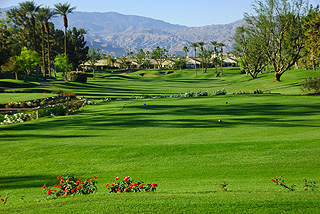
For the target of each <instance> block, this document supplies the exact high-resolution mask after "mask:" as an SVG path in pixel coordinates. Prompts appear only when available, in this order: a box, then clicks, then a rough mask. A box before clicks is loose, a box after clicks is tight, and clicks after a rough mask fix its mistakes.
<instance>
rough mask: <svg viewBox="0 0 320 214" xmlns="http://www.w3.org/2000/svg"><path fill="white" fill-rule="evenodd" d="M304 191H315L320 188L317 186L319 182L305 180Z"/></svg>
mask: <svg viewBox="0 0 320 214" xmlns="http://www.w3.org/2000/svg"><path fill="white" fill-rule="evenodd" d="M303 183H304V185H303V189H304V190H305V191H307V190H309V189H311V190H312V191H315V190H316V189H317V188H319V187H318V186H316V184H317V182H315V181H313V180H309V181H308V180H307V179H306V178H304V179H303Z"/></svg>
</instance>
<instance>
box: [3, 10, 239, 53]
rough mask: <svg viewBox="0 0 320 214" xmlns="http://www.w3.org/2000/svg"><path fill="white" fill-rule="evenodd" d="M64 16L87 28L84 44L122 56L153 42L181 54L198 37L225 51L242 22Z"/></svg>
mask: <svg viewBox="0 0 320 214" xmlns="http://www.w3.org/2000/svg"><path fill="white" fill-rule="evenodd" d="M7 9H8V8H5V9H3V10H7ZM68 19H69V28H71V27H76V28H84V29H86V30H88V34H87V35H86V40H87V42H88V44H91V45H94V46H96V47H98V48H100V50H102V52H103V53H106V54H110V55H113V56H122V55H125V54H126V53H127V52H129V51H133V52H137V51H138V50H139V49H140V48H142V49H144V50H149V51H151V50H153V49H154V48H155V47H157V46H160V47H163V48H166V49H167V50H168V51H169V53H171V54H176V55H178V54H180V55H184V53H183V51H182V49H183V47H184V46H185V45H187V46H189V45H190V44H191V43H193V42H199V41H204V42H206V43H209V42H210V41H212V40H217V41H218V42H223V43H225V44H226V51H228V50H231V48H232V41H230V38H231V37H232V36H233V35H234V33H235V29H236V28H237V27H239V26H241V25H243V24H244V20H238V21H236V22H233V23H230V24H226V25H209V26H204V27H186V26H182V25H173V24H170V23H167V22H164V21H161V20H156V19H152V18H146V17H142V16H134V15H123V14H119V13H116V12H106V13H98V12H93V13H92V12H90V13H89V12H78V11H75V12H74V13H73V14H70V15H69V16H68ZM52 21H53V23H54V24H55V26H56V27H57V28H60V29H63V28H64V27H63V19H62V17H60V16H58V17H55V18H53V20H52ZM189 49H190V53H189V55H192V54H193V53H192V51H191V48H189Z"/></svg>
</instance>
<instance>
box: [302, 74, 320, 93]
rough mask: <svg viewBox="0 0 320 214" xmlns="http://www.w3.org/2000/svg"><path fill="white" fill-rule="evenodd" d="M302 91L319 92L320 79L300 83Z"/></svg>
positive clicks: (315, 78) (314, 78)
mask: <svg viewBox="0 0 320 214" xmlns="http://www.w3.org/2000/svg"><path fill="white" fill-rule="evenodd" d="M301 86H302V88H303V89H302V90H304V91H314V92H319V91H320V77H313V78H312V77H310V78H308V79H306V80H305V82H303V83H301Z"/></svg>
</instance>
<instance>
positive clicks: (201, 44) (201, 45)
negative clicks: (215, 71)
mask: <svg viewBox="0 0 320 214" xmlns="http://www.w3.org/2000/svg"><path fill="white" fill-rule="evenodd" d="M198 45H199V46H200V51H201V66H202V73H203V46H204V45H205V43H204V42H203V41H202V42H198Z"/></svg>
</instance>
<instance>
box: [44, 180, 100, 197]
mask: <svg viewBox="0 0 320 214" xmlns="http://www.w3.org/2000/svg"><path fill="white" fill-rule="evenodd" d="M97 178H98V177H97V176H95V177H93V178H86V179H85V180H84V181H81V179H80V178H75V177H73V176H72V175H66V176H61V175H59V176H58V177H57V179H58V180H59V183H58V184H56V185H54V186H53V188H50V189H48V188H47V186H46V185H45V184H44V185H43V186H42V189H44V190H45V195H46V196H47V197H49V198H57V197H60V196H64V197H66V196H68V195H88V194H91V193H94V192H95V191H97V190H98V188H97V186H96V183H97V181H96V179H97Z"/></svg>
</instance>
